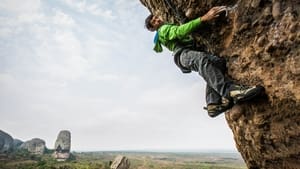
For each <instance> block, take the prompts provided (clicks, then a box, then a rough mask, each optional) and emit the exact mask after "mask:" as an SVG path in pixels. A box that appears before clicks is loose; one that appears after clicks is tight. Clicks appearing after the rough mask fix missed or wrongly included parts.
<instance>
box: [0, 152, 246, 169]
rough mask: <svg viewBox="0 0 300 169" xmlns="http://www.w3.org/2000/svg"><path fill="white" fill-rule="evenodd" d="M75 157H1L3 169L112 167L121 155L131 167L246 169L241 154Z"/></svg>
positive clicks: (92, 154) (23, 154)
mask: <svg viewBox="0 0 300 169" xmlns="http://www.w3.org/2000/svg"><path fill="white" fill-rule="evenodd" d="M72 154H73V157H72V159H71V160H68V161H65V162H57V161H56V160H54V159H53V158H52V157H51V154H50V153H49V154H46V155H43V156H38V155H31V154H29V153H26V152H19V153H18V154H16V153H15V154H13V155H8V156H7V155H2V156H0V169H109V168H110V164H111V162H112V161H113V160H114V158H115V157H116V156H117V155H124V156H126V157H127V158H128V159H129V161H130V169H246V166H245V163H244V162H243V160H242V159H241V157H240V156H239V155H238V154H237V153H212V152H206V153H183V152H180V153H179V152H177V153H176V152H168V153H166V152H108V151H106V152H72Z"/></svg>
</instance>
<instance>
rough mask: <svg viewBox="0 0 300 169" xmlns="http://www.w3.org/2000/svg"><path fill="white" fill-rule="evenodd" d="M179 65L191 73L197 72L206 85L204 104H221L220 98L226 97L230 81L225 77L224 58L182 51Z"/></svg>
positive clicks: (199, 52) (198, 52) (187, 50)
mask: <svg viewBox="0 0 300 169" xmlns="http://www.w3.org/2000/svg"><path fill="white" fill-rule="evenodd" d="M180 63H181V65H182V66H183V67H185V68H187V69H190V70H191V71H195V72H198V73H199V75H200V76H202V77H203V78H204V80H205V81H206V83H207V86H206V103H207V104H212V103H221V98H222V97H226V96H227V95H228V88H229V86H230V84H231V81H230V80H229V79H228V78H226V77H225V71H226V61H225V59H224V58H220V57H218V56H214V55H212V54H209V53H206V52H201V51H196V50H190V49H183V50H182V51H181V54H180Z"/></svg>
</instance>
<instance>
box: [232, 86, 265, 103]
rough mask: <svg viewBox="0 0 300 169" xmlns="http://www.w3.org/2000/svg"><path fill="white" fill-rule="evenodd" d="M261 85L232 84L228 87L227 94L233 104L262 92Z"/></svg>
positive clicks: (247, 99)
mask: <svg viewBox="0 0 300 169" xmlns="http://www.w3.org/2000/svg"><path fill="white" fill-rule="evenodd" d="M263 90H264V87H262V86H253V87H249V86H240V85H232V86H230V88H229V96H230V97H231V98H232V99H233V102H234V104H237V103H241V102H245V101H249V100H251V99H253V98H255V97H256V96H258V95H259V94H261V93H262V91H263Z"/></svg>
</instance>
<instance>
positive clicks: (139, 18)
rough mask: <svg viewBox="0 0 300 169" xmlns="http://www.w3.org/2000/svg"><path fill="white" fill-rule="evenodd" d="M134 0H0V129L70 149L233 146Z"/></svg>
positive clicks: (201, 90) (195, 80)
mask: <svg viewBox="0 0 300 169" xmlns="http://www.w3.org/2000/svg"><path fill="white" fill-rule="evenodd" d="M148 14H149V11H148V10H147V8H145V7H144V6H143V5H142V4H141V3H140V2H139V1H138V0H135V1H128V0H114V1H112V0H106V1H104V0H51V1H46V0H26V2H25V1H24V2H20V1H19V0H1V3H0V117H1V118H0V129H1V130H3V131H5V132H7V133H9V134H10V135H11V136H12V137H13V138H17V139H20V140H22V141H27V140H30V139H32V138H41V139H43V140H45V142H46V146H47V147H48V148H50V149H51V148H54V144H55V140H56V138H57V135H58V133H59V131H61V130H69V131H70V132H71V136H72V138H71V142H72V143H71V144H72V145H71V150H73V151H102V150H103V151H109V150H191V151H197V150H219V149H222V150H235V149H236V148H235V143H234V139H233V135H232V132H231V130H230V128H229V126H228V125H227V123H226V119H225V117H224V114H222V115H220V116H218V117H217V118H210V117H209V116H208V115H207V112H206V111H205V110H203V107H204V106H205V82H204V81H203V79H202V78H201V77H200V76H199V75H198V74H197V73H191V74H183V73H181V71H180V70H179V68H177V66H176V65H175V63H174V61H173V56H172V53H170V52H169V51H167V50H166V49H164V52H163V53H162V54H157V53H155V52H154V51H153V50H152V49H153V36H154V33H152V32H149V31H147V30H146V29H145V27H144V18H145V17H147V16H148Z"/></svg>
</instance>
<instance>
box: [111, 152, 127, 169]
mask: <svg viewBox="0 0 300 169" xmlns="http://www.w3.org/2000/svg"><path fill="white" fill-rule="evenodd" d="M129 167H130V162H129V160H128V158H127V157H125V156H121V155H119V156H117V157H116V158H115V160H114V161H113V163H112V164H111V166H110V168H111V169H129Z"/></svg>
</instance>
